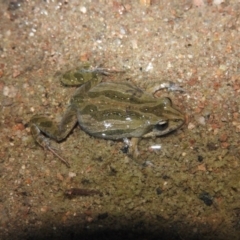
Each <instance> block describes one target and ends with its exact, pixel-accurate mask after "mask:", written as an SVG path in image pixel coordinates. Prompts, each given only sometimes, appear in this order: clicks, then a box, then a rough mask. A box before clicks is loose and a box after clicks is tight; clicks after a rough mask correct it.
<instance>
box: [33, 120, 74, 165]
mask: <svg viewBox="0 0 240 240" xmlns="http://www.w3.org/2000/svg"><path fill="white" fill-rule="evenodd" d="M31 133H32V135H33V137H34V139H35V141H36V142H37V143H38V144H39V145H40V146H41V147H43V148H44V149H47V150H49V151H50V152H52V153H53V154H54V155H55V156H56V157H58V158H59V159H60V160H61V161H62V162H63V163H64V164H65V165H66V166H67V167H70V164H69V163H68V161H67V160H65V159H64V158H62V157H61V156H60V155H59V154H58V153H57V152H56V150H57V149H56V148H54V147H52V146H51V144H50V141H49V139H48V138H46V137H45V136H44V135H43V134H42V133H41V131H40V129H39V128H38V127H37V126H36V125H35V124H32V125H31Z"/></svg>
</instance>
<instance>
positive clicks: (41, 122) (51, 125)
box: [30, 114, 59, 139]
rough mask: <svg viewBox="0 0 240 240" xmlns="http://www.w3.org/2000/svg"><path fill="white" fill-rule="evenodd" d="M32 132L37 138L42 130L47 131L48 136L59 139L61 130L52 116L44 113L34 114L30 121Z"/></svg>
mask: <svg viewBox="0 0 240 240" xmlns="http://www.w3.org/2000/svg"><path fill="white" fill-rule="evenodd" d="M30 125H31V133H32V135H33V137H34V138H35V139H36V138H37V137H38V135H39V134H40V132H43V133H45V134H46V135H47V136H49V137H51V138H54V139H57V138H58V135H59V130H58V127H57V124H56V123H55V122H53V121H52V120H51V119H50V118H48V117H46V116H44V115H42V114H41V115H34V116H33V117H32V119H31V121H30Z"/></svg>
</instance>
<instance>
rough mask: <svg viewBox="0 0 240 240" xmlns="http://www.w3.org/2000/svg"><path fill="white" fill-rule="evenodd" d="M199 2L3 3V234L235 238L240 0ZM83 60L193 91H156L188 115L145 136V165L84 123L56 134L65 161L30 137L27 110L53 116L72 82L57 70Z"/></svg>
mask: <svg viewBox="0 0 240 240" xmlns="http://www.w3.org/2000/svg"><path fill="white" fill-rule="evenodd" d="M150 3H151V4H150ZM203 3H204V2H203V1H196V0H195V1H184V0H174V1H169V0H162V1H160V0H159V1H158V0H154V1H142V0H141V1H117V0H115V1H112V0H111V1H104V0H83V1H77V0H69V1H67V0H66V1H54V0H46V1H40V0H39V1H24V0H15V1H7V0H3V1H1V2H0V104H1V118H0V119H1V120H0V140H1V142H0V166H1V167H0V177H1V179H0V186H1V192H2V194H1V196H0V239H80V238H79V237H80V236H81V239H113V237H114V239H123V237H124V238H125V239H131V238H135V239H137V238H138V239H160V238H161V239H239V236H240V174H239V170H240V162H239V161H240V146H239V142H240V140H239V134H240V109H239V105H240V60H239V59H240V51H239V49H240V18H239V13H240V2H239V1H238V0H235V1H234V0H226V1H220V0H213V1H211V0H209V1H205V3H204V4H203ZM85 61H88V62H91V64H92V65H93V66H102V67H106V68H110V69H117V70H124V71H126V74H123V75H122V76H121V79H117V80H118V81H132V82H133V83H134V84H135V85H139V86H147V84H148V83H151V82H159V83H160V82H162V81H173V82H175V83H178V84H179V85H181V86H182V87H183V88H184V89H185V90H186V92H185V93H179V92H168V91H165V90H163V91H159V92H158V93H157V94H156V97H162V96H169V97H170V98H171V99H172V101H173V103H174V104H175V105H176V106H177V108H178V109H180V110H181V111H182V112H184V113H185V114H186V123H185V125H184V126H183V127H182V128H181V129H179V130H177V131H175V132H174V133H171V134H169V135H167V136H165V137H159V138H156V139H148V140H142V141H141V142H140V145H139V150H140V157H139V158H140V160H141V161H142V162H145V164H144V165H140V164H138V163H136V162H135V161H134V160H132V159H131V158H129V157H128V155H127V154H126V153H124V152H123V151H122V149H123V147H124V144H123V143H122V142H121V141H118V142H114V141H106V140H101V139H96V138H93V137H91V136H89V135H88V134H86V133H84V132H83V131H81V129H80V127H76V128H75V129H74V130H73V132H72V133H71V134H70V135H69V137H68V138H67V139H66V140H65V141H63V142H62V143H60V144H57V143H53V145H54V146H56V147H57V148H59V153H60V154H61V156H63V157H64V158H66V159H68V161H69V163H70V165H71V168H67V167H66V166H65V165H64V164H62V163H61V162H60V161H59V159H58V158H56V157H55V156H54V155H53V154H52V153H50V152H49V151H45V150H44V149H42V148H41V147H40V146H38V145H37V144H36V143H35V142H34V140H33V139H32V136H31V134H30V129H29V125H28V122H29V120H30V119H31V117H32V116H33V115H34V114H36V113H45V114H46V115H48V116H50V117H52V118H53V119H56V121H59V120H60V119H61V116H62V114H63V112H64V110H65V108H66V106H67V105H68V101H69V99H70V97H71V95H72V94H73V92H74V90H75V88H69V87H67V88H66V87H64V86H62V85H61V83H60V82H59V79H58V78H57V77H55V75H56V72H59V71H60V72H64V71H65V70H68V69H70V68H72V67H76V66H78V65H80V64H81V62H85ZM105 80H106V81H108V80H109V81H114V80H116V79H115V78H114V77H110V78H109V79H108V78H106V79H105ZM151 146H161V149H160V150H153V149H152V148H151ZM60 150H61V151H60ZM71 188H75V189H78V190H79V189H85V190H86V191H87V194H85V195H88V196H84V194H83V193H82V192H79V191H76V195H74V194H73V193H75V192H71V191H70V189H71ZM89 190H93V191H92V192H91V191H90V192H88V191H89ZM69 191H70V192H69ZM74 191H75V190H74ZM66 193H67V194H66ZM70 193H72V194H70ZM85 193H86V192H85Z"/></svg>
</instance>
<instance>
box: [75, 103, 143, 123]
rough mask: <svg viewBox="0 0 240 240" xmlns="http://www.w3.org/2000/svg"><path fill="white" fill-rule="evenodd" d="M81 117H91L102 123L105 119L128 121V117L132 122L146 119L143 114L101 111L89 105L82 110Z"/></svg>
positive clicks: (114, 110) (112, 110) (109, 110)
mask: <svg viewBox="0 0 240 240" xmlns="http://www.w3.org/2000/svg"><path fill="white" fill-rule="evenodd" d="M79 113H80V114H81V115H90V116H91V117H93V118H94V119H95V120H97V121H102V120H104V119H115V120H122V121H126V118H127V117H130V118H131V119H132V120H134V119H137V120H139V119H145V116H144V115H143V114H140V113H138V112H135V111H127V110H126V111H121V110H116V109H111V108H110V109H108V110H102V111H99V110H98V108H97V107H96V106H95V105H87V106H86V107H85V108H83V109H82V110H80V112H79Z"/></svg>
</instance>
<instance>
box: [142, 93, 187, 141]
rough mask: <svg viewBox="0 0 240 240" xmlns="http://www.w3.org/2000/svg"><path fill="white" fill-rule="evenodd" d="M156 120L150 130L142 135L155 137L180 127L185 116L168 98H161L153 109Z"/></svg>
mask: <svg viewBox="0 0 240 240" xmlns="http://www.w3.org/2000/svg"><path fill="white" fill-rule="evenodd" d="M154 112H155V115H156V116H155V117H158V119H157V121H156V122H155V123H154V124H153V123H152V124H153V125H152V129H151V131H149V132H148V133H146V134H145V135H144V136H143V137H155V136H162V135H165V134H168V133H170V132H172V131H174V130H176V129H178V128H180V127H181V126H182V125H183V124H184V122H185V116H184V114H183V113H181V112H180V111H179V110H177V109H176V108H174V107H173V105H172V101H171V99H170V98H167V97H166V98H162V99H161V100H160V104H159V105H158V107H156V109H155V111H154Z"/></svg>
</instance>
